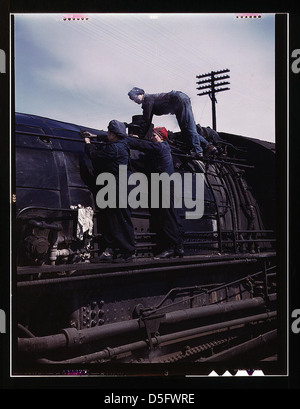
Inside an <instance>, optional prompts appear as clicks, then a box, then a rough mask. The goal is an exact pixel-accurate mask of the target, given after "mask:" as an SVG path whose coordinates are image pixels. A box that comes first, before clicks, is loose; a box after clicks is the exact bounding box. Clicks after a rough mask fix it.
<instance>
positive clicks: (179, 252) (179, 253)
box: [174, 245, 184, 258]
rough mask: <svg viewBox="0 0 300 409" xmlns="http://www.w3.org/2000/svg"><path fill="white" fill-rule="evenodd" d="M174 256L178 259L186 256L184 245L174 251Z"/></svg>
mask: <svg viewBox="0 0 300 409" xmlns="http://www.w3.org/2000/svg"><path fill="white" fill-rule="evenodd" d="M174 255H175V256H178V257H180V258H181V257H183V256H184V248H183V246H182V245H179V246H176V247H175V250H174Z"/></svg>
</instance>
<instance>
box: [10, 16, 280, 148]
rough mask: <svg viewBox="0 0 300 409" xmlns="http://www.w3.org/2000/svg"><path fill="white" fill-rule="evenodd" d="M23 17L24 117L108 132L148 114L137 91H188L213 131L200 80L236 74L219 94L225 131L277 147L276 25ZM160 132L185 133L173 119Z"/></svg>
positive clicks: (18, 70)
mask: <svg viewBox="0 0 300 409" xmlns="http://www.w3.org/2000/svg"><path fill="white" fill-rule="evenodd" d="M63 17H64V15H63V14H17V15H15V106H16V111H18V112H23V113H29V114H36V115H41V116H46V117H48V118H53V119H57V120H61V121H65V122H72V123H75V124H78V125H81V126H88V127H93V128H97V129H106V128H107V124H108V122H109V121H110V120H111V119H118V120H120V121H125V122H130V121H131V118H132V116H133V115H138V114H141V108H140V106H139V105H137V104H135V103H134V102H132V101H131V100H130V99H129V98H128V96H127V93H128V91H129V90H130V89H131V88H132V87H134V86H138V87H140V88H143V89H144V90H145V91H146V92H148V93H159V92H168V91H171V90H180V91H183V92H185V93H186V94H188V95H189V97H190V98H191V101H192V106H193V112H194V116H195V120H196V122H197V123H200V124H201V125H202V126H212V119H211V102H210V99H209V97H208V96H198V95H197V93H198V92H199V91H198V90H197V89H196V87H197V84H196V82H197V78H196V75H198V74H204V73H208V72H210V71H212V70H216V71H217V70H222V69H224V68H229V69H230V73H229V75H230V80H229V81H230V85H229V87H230V90H229V91H225V92H220V93H219V94H217V101H218V102H217V106H216V107H217V130H218V131H222V132H232V133H236V134H240V135H245V136H248V137H253V138H259V139H263V140H268V141H274V140H275V15H273V14H262V15H261V18H256V19H254V18H251V19H250V18H248V19H245V18H243V19H242V18H237V17H236V15H235V14H155V15H154V14H87V15H85V17H88V20H75V21H64V19H63ZM153 123H154V125H155V126H166V127H167V128H168V129H170V130H172V131H177V130H179V128H178V125H177V122H176V118H175V117H174V116H171V115H170V116H162V117H154V119H153Z"/></svg>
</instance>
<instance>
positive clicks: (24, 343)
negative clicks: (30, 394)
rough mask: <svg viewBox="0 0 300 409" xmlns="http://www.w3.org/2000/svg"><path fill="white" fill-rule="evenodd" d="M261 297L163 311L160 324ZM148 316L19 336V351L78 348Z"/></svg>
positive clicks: (241, 306) (249, 304) (238, 307)
mask: <svg viewBox="0 0 300 409" xmlns="http://www.w3.org/2000/svg"><path fill="white" fill-rule="evenodd" d="M264 303H265V302H264V299H263V298H261V297H256V298H250V299H246V300H243V301H231V302H227V303H224V304H214V305H209V306H201V307H197V308H189V309H186V310H179V311H174V312H169V313H166V314H165V315H163V316H162V318H161V321H160V323H162V324H166V325H170V324H177V323H179V322H184V321H189V320H193V319H198V318H206V317H209V316H212V315H216V314H217V315H220V314H228V313H232V312H236V311H242V310H245V309H252V308H258V307H261V306H263V305H264ZM146 321H147V317H145V318H143V317H141V318H138V319H133V320H130V321H127V322H119V323H114V324H107V325H104V326H101V327H93V328H87V329H83V330H77V329H76V328H66V329H63V330H62V333H60V334H55V335H48V336H44V337H36V338H19V339H18V348H19V352H25V353H36V352H45V351H50V350H55V349H58V348H64V347H78V346H80V345H82V344H87V343H90V342H94V341H99V340H101V339H103V338H106V337H111V336H118V335H121V334H124V333H126V332H135V331H138V330H140V329H141V328H144V327H145V323H146Z"/></svg>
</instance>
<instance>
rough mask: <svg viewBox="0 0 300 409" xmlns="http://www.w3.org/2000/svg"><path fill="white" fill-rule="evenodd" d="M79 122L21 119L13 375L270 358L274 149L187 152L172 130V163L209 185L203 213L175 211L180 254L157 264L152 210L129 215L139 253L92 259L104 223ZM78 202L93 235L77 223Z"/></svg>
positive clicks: (241, 145) (233, 144) (248, 146)
mask: <svg viewBox="0 0 300 409" xmlns="http://www.w3.org/2000/svg"><path fill="white" fill-rule="evenodd" d="M80 129H82V127H79V126H77V125H74V124H68V123H63V122H59V121H55V120H52V119H47V118H42V117H37V116H32V115H26V114H16V123H15V131H16V132H15V174H13V181H15V186H14V189H15V190H14V192H15V196H14V202H15V204H14V206H15V213H14V220H13V226H14V229H13V254H14V258H13V284H14V293H13V308H14V309H13V312H14V313H13V316H14V323H15V331H14V334H15V340H17V342H16V351H17V353H16V359H15V367H14V370H15V372H16V373H22V371H26V370H28V365H29V366H30V367H31V366H32V365H36V366H37V368H38V369H35V370H37V371H38V372H43V371H45V368H46V367H47V368H48V365H50V367H51V366H53V365H55V364H57V365H58V364H62V365H71V364H87V363H89V364H91V365H94V367H95V368H96V367H97V368H98V367H99V365H100V367H101V368H102V369H101V370H100V371H101V372H102V371H103V367H105V365H107V364H108V365H109V364H111V363H112V362H113V363H120V364H122V363H128V362H130V363H137V362H138V363H166V362H169V363H170V362H176V363H178V362H198V363H199V365H200V364H201V363H207V362H208V363H210V362H223V361H226V360H228V359H229V358H230V359H233V358H235V357H236V358H238V357H239V358H240V357H241V356H242V357H243V356H246V357H249V356H248V355H247V354H249V351H250V352H251V353H252V355H251V357H252V358H251V359H253V360H254V362H259V361H260V359H262V358H264V357H265V356H266V354H267V355H268V356H270V355H272V356H276V354H277V349H276V348H278V344H277V335H276V334H277V320H276V309H277V307H276V305H277V301H276V300H277V297H276V249H275V246H276V231H275V212H276V207H275V204H276V201H275V149H274V144H272V143H268V142H263V141H259V140H255V139H251V138H246V137H242V136H238V135H231V134H225V133H221V134H220V140H218V141H215V142H216V143H217V145H218V147H219V151H220V152H221V154H220V155H219V156H216V157H213V158H204V159H203V160H194V159H192V158H190V157H189V156H188V155H186V153H185V150H184V142H183V141H182V139H181V135H180V133H173V134H170V140H169V142H170V145H171V148H172V153H173V158H174V167H175V171H176V172H179V173H181V174H184V173H186V172H190V173H193V174H195V173H197V172H200V173H202V174H203V177H204V180H205V191H204V199H205V202H204V203H205V206H204V215H203V217H202V218H201V219H195V220H188V219H186V218H185V212H186V210H187V209H185V208H184V207H183V208H182V209H180V217H181V221H182V225H183V228H184V249H185V256H184V257H183V258H171V259H168V260H160V259H155V258H154V257H153V256H154V255H155V254H156V251H157V249H156V246H157V243H156V232H155V230H153V229H152V224H151V212H150V211H149V210H148V209H136V210H133V213H132V220H133V224H134V228H135V236H136V248H137V252H136V258H135V260H134V261H132V262H130V263H126V264H114V263H111V264H107V263H105V264H103V263H102V264H101V263H98V264H97V263H92V262H91V261H92V260H93V257H95V255H96V256H97V255H98V254H99V253H100V252H101V251H102V250H103V245H104V244H103V243H102V237H101V218H99V217H98V209H97V206H96V203H95V180H94V177H95V175H93V172H92V169H91V166H90V163H89V161H88V159H87V158H86V156H85V154H84V143H83V141H82V138H81V136H80V135H79V131H80ZM84 129H85V130H88V131H90V132H92V133H99V131H97V130H95V129H88V128H86V127H85V128H84ZM131 156H132V158H131V159H132V166H133V170H139V169H140V158H139V155H138V154H137V152H135V151H132V152H131ZM86 209H88V210H92V226H93V227H92V231H90V230H87V231H83V230H82V229H81V227H82V226H81V225H80V220H79V219H80V218H79V215H80V214H84V213H82V212H84V211H85V210H86ZM89 214H91V213H89ZM90 221H91V220H90ZM266 346H267V347H266ZM253 351H255V353H254V352H253ZM197 370H198V369H197ZM129 371H130V370H129ZM151 371H153V368H152V369H151Z"/></svg>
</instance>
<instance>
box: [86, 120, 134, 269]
mask: <svg viewBox="0 0 300 409" xmlns="http://www.w3.org/2000/svg"><path fill="white" fill-rule="evenodd" d="M82 136H83V137H84V140H85V143H86V145H85V151H86V153H87V154H88V156H89V157H90V159H91V161H92V164H93V167H94V173H95V174H96V175H99V174H100V173H103V172H108V173H111V174H113V175H114V176H115V178H116V182H117V186H116V192H118V191H119V188H118V176H119V166H120V165H126V166H127V167H128V171H129V172H130V150H129V146H128V143H127V139H126V137H127V135H126V126H125V124H124V123H123V122H119V121H117V120H112V121H110V122H109V124H108V132H107V135H105V134H104V135H101V138H100V137H99V136H98V140H99V139H100V140H101V141H103V142H104V143H103V144H101V145H100V146H99V147H96V146H95V144H91V143H90V137H95V136H96V135H92V134H90V133H89V132H82ZM99 217H100V223H99V224H100V228H101V233H102V235H103V238H104V241H105V243H106V249H105V251H104V252H103V253H102V254H101V256H100V257H99V258H97V260H94V261H100V262H128V261H131V260H132V259H133V256H134V253H135V237H134V228H133V224H132V221H131V209H130V207H129V206H128V207H125V208H123V207H122V208H121V207H120V206H118V200H117V206H116V207H115V208H111V207H106V208H105V209H100V210H99Z"/></svg>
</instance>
